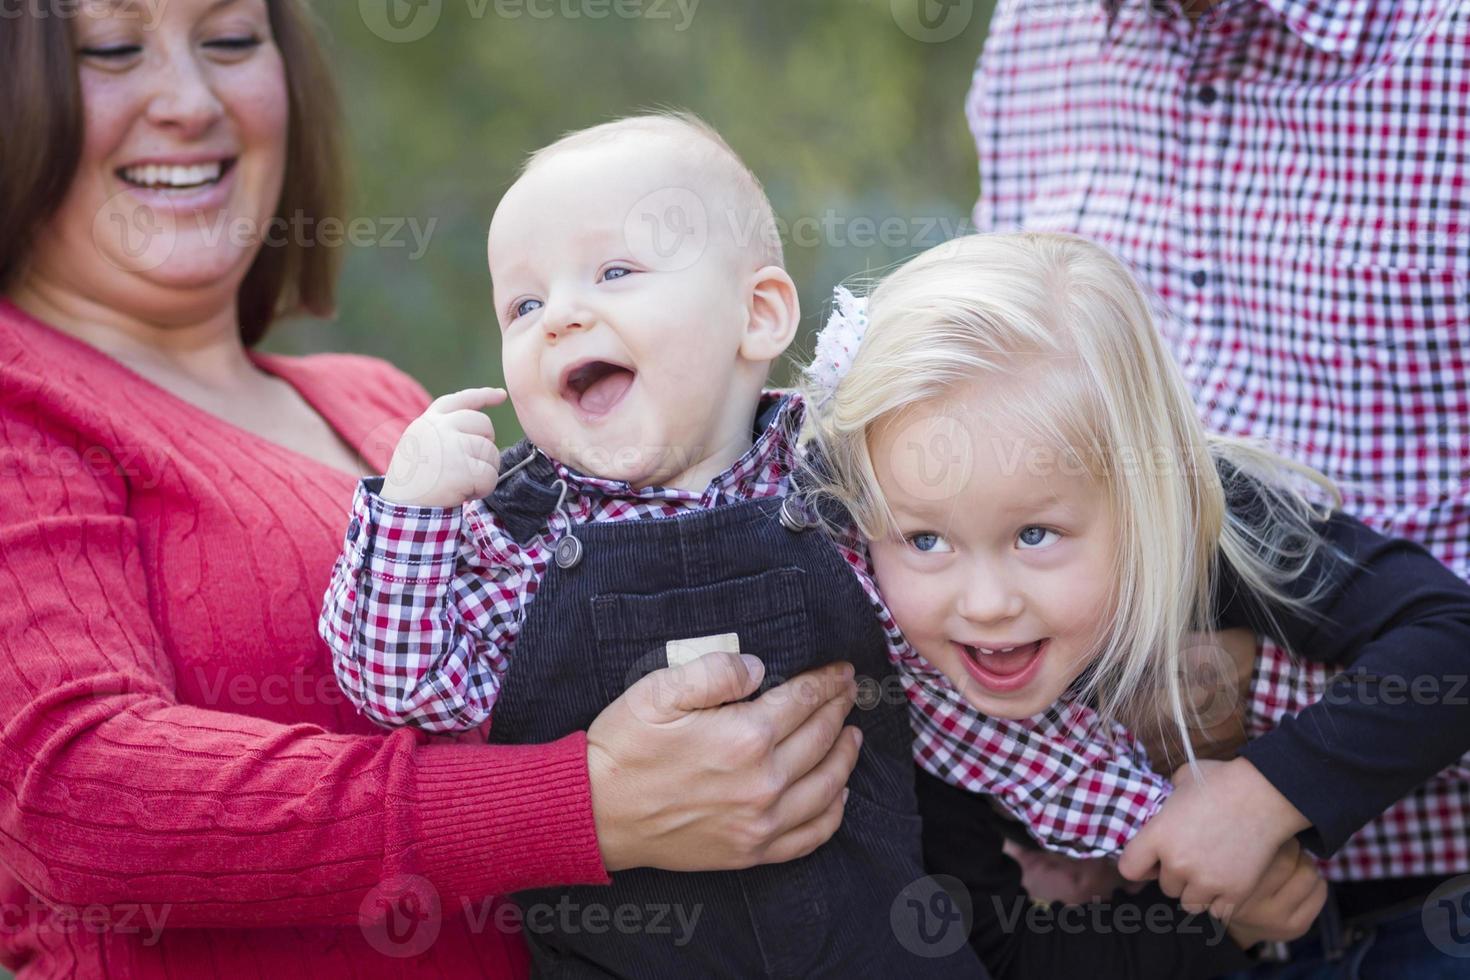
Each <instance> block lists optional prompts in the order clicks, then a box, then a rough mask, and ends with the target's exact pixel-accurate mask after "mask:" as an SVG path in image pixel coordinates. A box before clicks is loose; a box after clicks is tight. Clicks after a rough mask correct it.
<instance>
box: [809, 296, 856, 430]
mask: <svg viewBox="0 0 1470 980" xmlns="http://www.w3.org/2000/svg"><path fill="white" fill-rule="evenodd" d="M867 330H868V300H867V298H866V297H858V296H854V295H853V294H852V293H851V292H850V291H849V290H847V289H846V288H844V287H842V286H838V287H837V288H835V289H833V290H832V315H831V316H830V317H828V318H827V325H826V326H825V327H823V328H822V330H821V332H820V333H818V334H817V351H816V354H815V355H813V357H812V363H811V364H810V365H808V366H807V368H806V376H807V378H808V379H809V380H810V381H811V383H812V384H813V385H814V386H815V387H816V388H817V391H818V393H819V397H818V404H822V403H825V402H826V401H828V400H829V399H830V398H831V397H832V394H833V393H834V392H835V391H836V390H837V385H838V384H839V383H840V382H841V381H842V379H843V378H845V377H846V376H847V372H848V371H849V370H850V369H851V368H852V361H853V358H855V357H856V356H857V351H858V346H859V345H860V344H862V342H863V334H864V333H866V332H867Z"/></svg>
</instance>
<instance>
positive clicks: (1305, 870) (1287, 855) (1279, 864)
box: [1226, 840, 1327, 949]
mask: <svg viewBox="0 0 1470 980" xmlns="http://www.w3.org/2000/svg"><path fill="white" fill-rule="evenodd" d="M1326 901H1327V882H1325V881H1323V880H1322V875H1321V873H1320V872H1319V871H1318V870H1317V864H1316V862H1314V861H1313V860H1312V858H1311V856H1310V855H1308V854H1307V853H1306V852H1305V851H1303V850H1302V849H1301V845H1299V844H1297V842H1296V841H1295V840H1288V841H1287V842H1286V843H1285V844H1283V845H1282V846H1281V848H1280V849H1279V850H1278V851H1277V852H1276V856H1275V857H1274V858H1272V859H1271V864H1270V865H1269V866H1268V867H1267V868H1266V876H1265V877H1264V878H1262V879H1261V884H1260V886H1259V887H1257V888H1256V891H1255V894H1253V895H1252V896H1251V897H1250V898H1248V899H1246V903H1245V904H1244V905H1242V906H1241V907H1240V908H1238V909H1236V910H1235V914H1234V915H1233V916H1230V917H1229V918H1228V919H1226V922H1227V924H1228V926H1229V928H1230V938H1231V939H1233V940H1235V942H1236V943H1238V944H1239V945H1240V946H1241V948H1243V949H1250V948H1251V947H1252V946H1254V945H1255V944H1256V943H1263V942H1289V941H1291V940H1293V939H1296V938H1298V937H1300V936H1303V935H1306V932H1307V930H1308V929H1310V928H1311V926H1312V923H1313V922H1314V921H1316V918H1317V913H1319V912H1321V911H1322V906H1323V905H1324V904H1325V903H1326Z"/></svg>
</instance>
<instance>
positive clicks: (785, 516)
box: [781, 497, 817, 534]
mask: <svg viewBox="0 0 1470 980" xmlns="http://www.w3.org/2000/svg"><path fill="white" fill-rule="evenodd" d="M781 526H782V527H784V528H785V529H786V530H788V531H790V532H791V533H793V534H800V533H801V532H802V531H807V530H810V529H811V528H814V527H816V526H817V522H816V520H815V519H813V517H812V516H811V514H810V513H808V512H807V509H806V506H805V505H804V504H803V503H802V502H801V501H800V500H799V499H798V498H796V497H787V498H786V499H785V500H783V501H781Z"/></svg>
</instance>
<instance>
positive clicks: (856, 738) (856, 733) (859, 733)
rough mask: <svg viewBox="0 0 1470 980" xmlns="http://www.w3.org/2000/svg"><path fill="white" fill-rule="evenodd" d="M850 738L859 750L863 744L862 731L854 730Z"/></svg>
mask: <svg viewBox="0 0 1470 980" xmlns="http://www.w3.org/2000/svg"><path fill="white" fill-rule="evenodd" d="M852 738H853V741H854V742H856V743H857V745H858V747H859V748H861V747H862V744H863V730H862V729H861V728H854V729H853V730H852Z"/></svg>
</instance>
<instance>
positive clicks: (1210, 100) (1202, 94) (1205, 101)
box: [1194, 85, 1220, 106]
mask: <svg viewBox="0 0 1470 980" xmlns="http://www.w3.org/2000/svg"><path fill="white" fill-rule="evenodd" d="M1194 97H1195V98H1197V99H1199V104H1200V105H1204V106H1210V105H1214V104H1215V100H1216V99H1218V98H1219V97H1220V93H1219V92H1217V91H1215V86H1213V85H1201V86H1200V87H1199V91H1198V92H1196V93H1195V94H1194Z"/></svg>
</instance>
